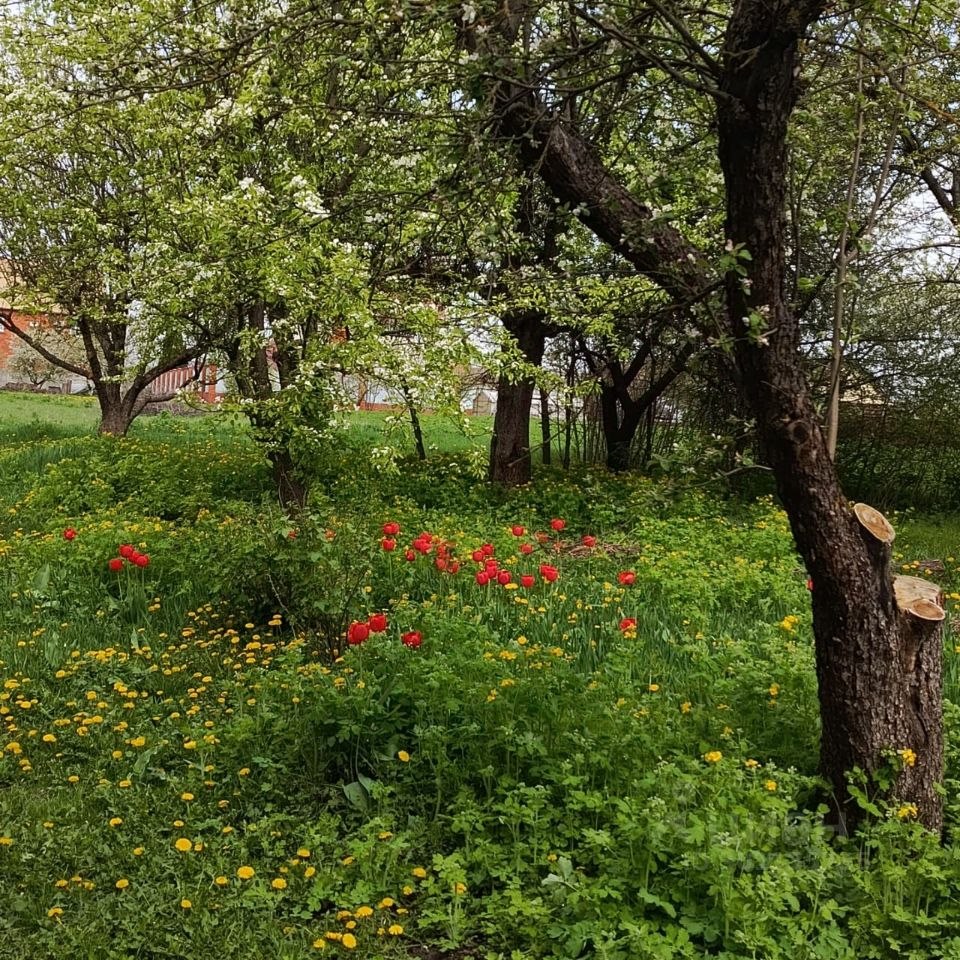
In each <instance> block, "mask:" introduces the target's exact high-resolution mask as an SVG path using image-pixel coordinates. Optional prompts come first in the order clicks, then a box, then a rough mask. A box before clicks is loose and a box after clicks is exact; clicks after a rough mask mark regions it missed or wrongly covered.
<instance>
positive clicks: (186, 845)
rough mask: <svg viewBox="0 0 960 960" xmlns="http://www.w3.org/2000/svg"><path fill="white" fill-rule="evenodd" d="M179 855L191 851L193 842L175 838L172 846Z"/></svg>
mask: <svg viewBox="0 0 960 960" xmlns="http://www.w3.org/2000/svg"><path fill="white" fill-rule="evenodd" d="M173 845H174V846H175V847H176V848H177V849H178V850H179V851H180V852H181V853H187V852H188V851H190V850H192V849H193V841H192V840H188V839H187V838H186V837H177V839H176V841H175V842H174V844H173Z"/></svg>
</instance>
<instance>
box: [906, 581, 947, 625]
mask: <svg viewBox="0 0 960 960" xmlns="http://www.w3.org/2000/svg"><path fill="white" fill-rule="evenodd" d="M893 595H894V597H895V598H896V601H897V607H898V608H899V609H900V610H902V611H903V612H904V613H912V612H913V608H914V607H915V606H917V605H920V609H922V610H927V611H928V614H929V611H930V608H931V607H936V608H937V609H938V610H939V611H940V614H941V615H940V616H936V617H935V616H930V615H927V616H925V617H922V619H926V620H942V619H943V618H944V616H945V615H946V614H945V613H944V610H943V603H944V597H943V591H942V590H941V589H940V587H939V586H938V585H937V584H935V583H931V582H930V581H929V580H924V579H922V578H921V577H907V576H898V577H894V578H893ZM916 615H917V616H922V615H921V614H916Z"/></svg>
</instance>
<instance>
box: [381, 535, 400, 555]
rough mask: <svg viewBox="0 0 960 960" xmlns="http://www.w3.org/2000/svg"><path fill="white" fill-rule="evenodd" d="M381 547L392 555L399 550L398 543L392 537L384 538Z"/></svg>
mask: <svg viewBox="0 0 960 960" xmlns="http://www.w3.org/2000/svg"><path fill="white" fill-rule="evenodd" d="M380 547H381V548H382V549H383V550H386V551H387V553H392V552H393V551H394V550H396V549H397V541H396V540H391V539H390V537H384V538H383V539H382V540H381V541H380Z"/></svg>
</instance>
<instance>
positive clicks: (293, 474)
mask: <svg viewBox="0 0 960 960" xmlns="http://www.w3.org/2000/svg"><path fill="white" fill-rule="evenodd" d="M268 459H269V460H270V469H271V473H272V474H273V483H274V486H275V487H276V488H277V496H278V497H279V498H280V506H281V507H283V509H284V511H286V512H287V513H289V514H292V513H297V512H299V511H300V510H303V508H304V507H305V506H306V505H307V487H306V485H305V484H304V483H303V481H302V480H301V479H300V473H301V472H300V471H299V470H297V468H296V465H295V464H294V462H293V458H292V457H291V456H290V452H289V451H288V450H287V449H282V450H272V451H270V453H269V454H268Z"/></svg>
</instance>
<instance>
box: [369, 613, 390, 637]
mask: <svg viewBox="0 0 960 960" xmlns="http://www.w3.org/2000/svg"><path fill="white" fill-rule="evenodd" d="M367 626H368V627H369V628H370V632H371V633H383V631H384V630H386V629H387V615H386V614H385V613H375V614H373V615H372V616H371V617H370V619H369V620H367Z"/></svg>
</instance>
